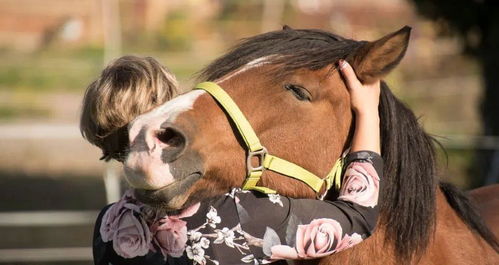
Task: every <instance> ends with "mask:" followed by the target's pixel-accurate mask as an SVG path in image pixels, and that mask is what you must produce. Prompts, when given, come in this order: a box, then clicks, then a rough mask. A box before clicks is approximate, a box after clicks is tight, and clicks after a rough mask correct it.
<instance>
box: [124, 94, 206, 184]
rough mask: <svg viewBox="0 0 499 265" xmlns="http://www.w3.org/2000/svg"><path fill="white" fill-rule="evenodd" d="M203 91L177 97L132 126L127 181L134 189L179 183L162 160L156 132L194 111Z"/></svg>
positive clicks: (135, 121)
mask: <svg viewBox="0 0 499 265" xmlns="http://www.w3.org/2000/svg"><path fill="white" fill-rule="evenodd" d="M205 93H206V92H205V91H203V90H193V91H190V92H188V93H186V94H184V95H181V96H179V97H176V98H174V99H173V100H170V101H168V102H166V103H165V104H163V105H161V106H159V107H158V108H156V109H154V110H152V111H150V112H148V113H145V114H143V115H140V116H139V117H137V118H136V119H135V120H134V121H133V122H131V123H130V125H129V127H128V129H129V142H130V152H129V154H128V157H127V159H126V161H125V174H126V179H127V181H128V182H129V183H130V185H131V186H132V187H134V188H139V189H147V190H156V189H159V188H162V187H165V186H166V185H169V184H171V183H173V182H174V181H175V178H174V176H173V174H172V172H171V171H170V166H169V164H167V163H164V162H163V160H162V159H161V154H162V148H161V146H162V145H164V143H161V142H159V141H158V140H157V138H156V135H155V134H156V132H157V131H158V130H159V129H160V127H161V125H162V124H163V123H164V122H172V123H173V122H174V121H175V119H176V118H177V117H178V115H180V114H181V113H183V112H186V111H188V110H191V109H192V106H193V105H194V102H195V101H196V99H197V98H199V96H201V95H203V94H205Z"/></svg>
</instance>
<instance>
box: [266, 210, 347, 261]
mask: <svg viewBox="0 0 499 265" xmlns="http://www.w3.org/2000/svg"><path fill="white" fill-rule="evenodd" d="M342 233H343V229H342V228H341V225H340V223H338V221H336V220H333V219H329V218H322V219H315V220H313V221H312V222H311V223H310V224H308V225H299V226H298V228H297V231H296V246H295V248H291V247H289V246H285V245H277V246H273V247H271V249H270V250H271V252H272V256H271V258H272V259H297V258H300V259H312V258H320V257H324V256H327V255H330V254H331V253H333V252H335V251H336V246H335V245H336V244H337V242H340V241H341V236H342Z"/></svg>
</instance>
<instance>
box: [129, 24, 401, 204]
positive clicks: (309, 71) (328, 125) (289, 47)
mask: <svg viewBox="0 0 499 265" xmlns="http://www.w3.org/2000/svg"><path fill="white" fill-rule="evenodd" d="M409 32H410V29H409V28H407V27H406V28H403V29H401V30H399V31H397V32H395V33H392V34H389V35H387V36H385V37H384V38H382V39H380V40H377V41H374V42H366V41H361V42H359V41H354V40H349V39H344V38H342V37H339V36H336V35H333V34H330V33H327V32H323V31H316V30H290V29H286V30H283V31H276V32H270V33H266V34H262V35H258V36H255V37H253V38H250V39H248V40H246V41H245V42H243V43H242V44H241V45H240V46H238V47H236V48H235V49H234V50H232V51H231V52H230V53H228V54H227V55H225V56H222V57H221V58H220V59H218V60H216V61H215V62H214V63H212V64H211V65H209V66H208V67H207V69H206V70H205V71H204V76H205V78H206V79H207V80H211V81H214V82H216V83H217V84H218V85H219V86H221V87H222V88H223V89H224V90H225V91H226V92H227V93H228V94H229V95H230V96H231V97H232V99H233V100H234V101H235V102H236V103H237V105H238V106H239V108H240V109H241V110H242V112H243V113H244V114H245V116H246V117H247V119H248V120H249V122H250V123H251V125H252V127H253V129H254V130H255V132H256V134H257V135H258V137H259V138H260V140H261V142H262V144H263V145H264V146H265V147H266V148H267V149H268V151H269V152H270V153H272V154H274V155H277V156H279V157H281V158H284V159H286V160H288V161H292V162H294V163H296V164H298V165H300V166H302V167H304V168H306V169H308V170H309V171H311V172H312V173H314V174H316V175H318V176H325V175H326V174H327V173H328V172H329V170H330V169H331V167H332V165H333V164H334V161H335V160H336V159H337V158H338V157H339V156H340V155H341V153H342V151H343V150H344V149H345V148H347V147H348V140H349V135H350V134H351V128H352V113H351V110H350V100H349V93H348V90H347V88H346V86H345V84H344V82H343V80H342V78H341V76H340V75H339V73H338V71H336V68H335V66H336V63H337V61H338V60H339V59H347V60H348V61H349V62H350V63H351V64H352V65H353V67H354V68H355V71H356V73H357V75H358V77H359V79H361V80H362V81H364V82H372V81H374V80H376V79H379V78H381V77H383V76H384V75H385V74H387V73H388V72H389V71H390V70H391V69H393V67H394V66H395V65H396V64H397V63H398V62H399V61H400V59H401V58H402V57H403V55H404V53H405V50H406V48H407V44H408V39H409ZM234 126H235V125H234V123H233V122H232V121H231V120H230V119H228V116H227V115H226V113H225V112H224V110H223V109H222V108H221V107H220V106H219V105H218V104H217V102H216V101H215V100H214V99H213V98H212V96H210V95H209V94H208V93H206V92H204V91H201V90H193V91H191V92H188V93H186V94H184V95H182V96H179V97H177V98H175V99H173V100H171V101H169V102H167V103H165V104H164V105H162V106H160V107H158V108H156V109H154V110H153V111H151V112H149V113H146V114H144V115H141V116H139V117H138V118H137V119H136V120H135V121H134V122H133V123H132V124H131V125H130V127H129V129H130V131H129V136H130V153H129V155H128V157H127V159H126V163H125V169H126V174H127V179H128V181H129V182H130V184H131V185H132V186H133V187H134V188H136V190H137V196H138V197H139V198H140V199H141V200H143V201H144V202H147V203H150V204H153V205H157V206H161V207H164V208H166V209H168V210H175V209H181V208H183V207H185V206H187V205H188V204H191V203H193V202H196V201H200V200H203V199H206V198H209V197H213V196H215V195H219V194H223V193H225V192H227V191H228V190H229V188H231V187H241V185H242V183H243V182H244V179H245V176H246V160H245V158H246V148H245V145H244V143H243V142H242V140H241V139H240V137H239V134H238V133H237V130H236V129H235V128H234ZM260 185H262V186H267V187H269V188H272V189H275V190H277V191H278V192H279V193H281V194H284V195H290V196H294V197H312V196H314V192H313V190H311V189H310V188H309V187H307V186H306V185H305V184H303V183H301V182H299V181H296V180H293V179H291V178H289V177H286V176H283V175H279V174H277V173H274V172H271V171H265V172H264V174H263V176H262V180H261V183H260Z"/></svg>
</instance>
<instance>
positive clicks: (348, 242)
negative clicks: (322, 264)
mask: <svg viewBox="0 0 499 265" xmlns="http://www.w3.org/2000/svg"><path fill="white" fill-rule="evenodd" d="M360 242H362V236H361V235H359V234H357V233H353V234H352V235H345V236H344V237H343V239H342V240H341V242H340V243H338V245H337V246H336V252H339V251H342V250H345V249H347V248H349V247H352V246H355V245H357V244H359V243H360Z"/></svg>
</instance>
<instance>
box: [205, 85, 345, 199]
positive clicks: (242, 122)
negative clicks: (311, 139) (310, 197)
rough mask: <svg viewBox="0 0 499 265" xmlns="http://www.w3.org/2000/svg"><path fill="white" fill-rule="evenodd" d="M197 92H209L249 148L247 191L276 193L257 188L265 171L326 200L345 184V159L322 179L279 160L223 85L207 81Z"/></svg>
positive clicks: (336, 164)
mask: <svg viewBox="0 0 499 265" xmlns="http://www.w3.org/2000/svg"><path fill="white" fill-rule="evenodd" d="M195 89H201V90H204V91H206V92H208V93H209V94H210V95H211V96H212V97H213V98H215V100H217V101H218V103H220V105H221V106H222V107H223V108H224V109H225V111H226V112H227V114H229V116H230V117H231V119H232V121H233V122H234V124H235V125H236V127H237V129H238V131H239V133H240V134H241V137H242V138H243V139H244V142H245V143H246V146H247V148H248V156H247V158H246V167H247V176H246V180H245V181H244V184H243V189H244V190H256V191H260V192H263V193H267V194H268V193H276V191H275V190H272V189H269V188H267V187H262V186H257V183H258V181H259V180H260V177H261V176H262V174H263V172H264V171H265V170H266V169H268V170H272V171H274V172H277V173H280V174H282V175H286V176H288V177H292V178H295V179H298V180H300V181H302V182H304V183H306V184H307V185H308V186H310V187H311V188H312V189H313V190H314V191H315V192H316V193H317V197H318V198H321V199H322V198H323V197H324V196H325V194H326V193H327V191H328V190H329V189H330V188H331V186H332V185H333V182H334V184H335V186H336V188H337V189H339V188H340V185H341V171H342V168H343V159H342V157H340V158H339V159H338V160H337V161H336V163H335V164H334V166H333V169H332V170H331V171H330V172H329V174H328V175H327V176H326V177H325V178H324V179H321V178H319V177H318V176H316V175H314V174H313V173H311V172H310V171H308V170H306V169H304V168H302V167H300V166H298V165H296V164H294V163H291V162H289V161H286V160H284V159H281V158H279V157H276V156H273V155H271V154H269V153H268V151H267V149H266V148H265V147H264V146H263V145H262V144H261V143H260V140H259V139H258V137H257V136H256V134H255V131H254V130H253V128H252V127H251V124H250V123H249V122H248V120H247V119H246V117H244V114H243V113H242V112H241V110H240V109H239V107H238V106H237V104H236V103H235V102H234V101H233V100H232V98H231V97H230V96H229V94H227V92H225V91H224V90H223V89H222V88H221V87H220V86H219V85H217V84H215V83H213V82H203V83H200V84H198V85H196V87H195ZM253 157H256V158H258V161H259V165H258V166H256V167H254V166H253V164H252V158H253ZM323 185H325V191H324V193H323V194H319V192H320V190H321V188H322V186H323Z"/></svg>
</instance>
